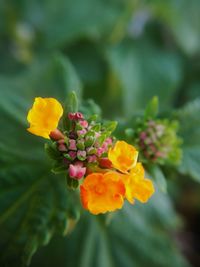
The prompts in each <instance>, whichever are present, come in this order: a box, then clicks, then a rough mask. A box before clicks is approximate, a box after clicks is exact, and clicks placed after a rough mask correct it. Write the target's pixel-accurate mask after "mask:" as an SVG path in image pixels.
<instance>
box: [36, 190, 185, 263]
mask: <svg viewBox="0 0 200 267" xmlns="http://www.w3.org/2000/svg"><path fill="white" fill-rule="evenodd" d="M108 216H109V218H108V217H107V215H106V216H94V215H88V214H85V215H84V214H83V216H82V218H81V221H80V223H79V224H78V225H77V227H76V228H75V229H74V231H73V232H72V234H71V235H68V236H67V237H66V239H54V241H53V242H51V243H50V244H49V246H48V247H46V248H43V250H42V251H40V252H39V253H38V254H36V255H35V257H34V258H33V264H32V265H31V267H34V266H38V267H40V266H41V267H42V266H44V265H47V266H49V267H54V266H56V265H58V266H63V267H66V266H68V267H72V266H73V267H94V266H95V267H102V266H103V267H122V266H123V267H130V266H133V267H147V266H148V267H161V266H162V267H172V266H176V267H186V266H189V264H187V263H186V261H185V260H184V259H183V258H182V256H181V255H180V252H179V251H178V249H177V248H176V245H175V240H173V235H171V232H173V231H174V230H175V229H176V227H177V226H178V224H179V220H178V218H177V216H176V215H175V213H174V210H173V208H172V206H171V202H170V200H169V197H168V196H167V195H164V194H162V193H158V192H157V193H156V194H155V195H154V196H153V197H152V199H151V200H150V201H149V202H148V203H147V204H146V205H144V204H139V203H135V205H133V206H132V205H129V204H126V205H125V206H124V207H123V209H122V210H120V211H119V212H114V213H109V215H108Z"/></svg>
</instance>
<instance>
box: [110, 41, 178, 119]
mask: <svg viewBox="0 0 200 267" xmlns="http://www.w3.org/2000/svg"><path fill="white" fill-rule="evenodd" d="M107 57H108V61H109V64H110V67H111V71H112V77H113V79H115V82H113V84H114V88H111V89H110V90H115V91H116V90H117V89H120V90H121V95H118V97H119V98H120V97H121V99H122V104H123V109H124V115H125V116H126V117H127V116H128V117H131V116H132V115H133V114H134V113H136V112H137V111H138V110H141V109H143V108H145V107H146V105H147V103H148V102H149V99H151V98H152V97H153V96H155V95H158V96H159V101H160V107H161V108H162V110H163V109H166V108H168V109H169V106H170V104H171V103H172V97H173V96H174V94H175V90H176V88H177V86H178V85H179V83H180V81H181V74H182V70H181V64H180V60H179V58H178V57H177V56H176V55H175V54H173V53H171V52H168V51H166V50H163V49H161V48H158V47H157V46H155V45H154V44H152V43H151V42H149V41H147V40H145V42H144V41H143V40H142V41H140V40H138V41H137V40H130V39H128V40H124V41H123V42H121V43H119V44H117V45H115V46H112V47H110V48H109V49H108V50H107ZM120 90H118V91H119V92H120Z"/></svg>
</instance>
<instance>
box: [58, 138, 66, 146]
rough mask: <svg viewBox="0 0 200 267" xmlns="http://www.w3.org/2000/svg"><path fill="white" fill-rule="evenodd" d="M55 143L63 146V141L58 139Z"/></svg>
mask: <svg viewBox="0 0 200 267" xmlns="http://www.w3.org/2000/svg"><path fill="white" fill-rule="evenodd" d="M57 143H58V144H59V145H63V144H65V139H60V140H58V141H57Z"/></svg>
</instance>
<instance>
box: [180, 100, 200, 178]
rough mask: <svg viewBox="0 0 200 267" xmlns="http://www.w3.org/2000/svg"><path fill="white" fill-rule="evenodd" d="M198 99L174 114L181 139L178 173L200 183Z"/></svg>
mask: <svg viewBox="0 0 200 267" xmlns="http://www.w3.org/2000/svg"><path fill="white" fill-rule="evenodd" d="M199 114H200V99H197V100H195V101H192V102H190V103H188V104H187V105H186V106H185V107H183V108H181V109H180V110H178V111H177V112H176V113H175V117H176V118H177V119H178V120H179V122H180V135H181V136H182V138H183V145H182V149H183V158H182V162H181V164H180V166H179V167H178V169H179V171H180V172H181V173H183V174H188V175H190V176H191V177H192V178H193V179H195V180H196V181H198V182H200V152H199V151H200V116H199Z"/></svg>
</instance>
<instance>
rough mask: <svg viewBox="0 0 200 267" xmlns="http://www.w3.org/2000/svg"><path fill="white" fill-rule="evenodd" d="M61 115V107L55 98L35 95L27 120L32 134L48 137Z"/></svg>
mask: <svg viewBox="0 0 200 267" xmlns="http://www.w3.org/2000/svg"><path fill="white" fill-rule="evenodd" d="M62 115H63V108H62V106H61V104H60V103H59V102H58V101H57V100H56V99H55V98H42V97H36V98H35V101H34V103H33V106H32V108H31V109H30V110H29V112H28V115H27V120H28V122H29V123H30V127H29V128H28V129H27V130H28V131H29V132H31V133H32V134H35V135H38V136H42V137H44V138H47V139H49V135H50V133H51V132H52V131H53V130H55V129H56V128H57V126H58V123H59V120H60V118H61V117H62Z"/></svg>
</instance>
